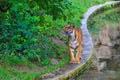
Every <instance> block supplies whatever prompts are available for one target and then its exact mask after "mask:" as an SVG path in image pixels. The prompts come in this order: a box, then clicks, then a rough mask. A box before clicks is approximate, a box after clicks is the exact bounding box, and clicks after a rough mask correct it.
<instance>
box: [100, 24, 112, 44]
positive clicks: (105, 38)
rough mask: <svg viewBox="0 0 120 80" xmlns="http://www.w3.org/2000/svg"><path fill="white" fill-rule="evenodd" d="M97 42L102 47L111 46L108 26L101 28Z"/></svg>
mask: <svg viewBox="0 0 120 80" xmlns="http://www.w3.org/2000/svg"><path fill="white" fill-rule="evenodd" d="M98 40H99V42H100V43H101V44H102V45H108V46H110V45H111V43H110V38H109V25H106V26H105V27H103V29H102V31H100V34H99V36H98Z"/></svg>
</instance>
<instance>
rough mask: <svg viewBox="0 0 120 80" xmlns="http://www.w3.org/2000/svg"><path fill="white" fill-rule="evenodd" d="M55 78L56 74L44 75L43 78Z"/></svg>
mask: <svg viewBox="0 0 120 80" xmlns="http://www.w3.org/2000/svg"><path fill="white" fill-rule="evenodd" d="M54 76H55V74H53V73H46V74H44V75H42V78H52V77H54Z"/></svg>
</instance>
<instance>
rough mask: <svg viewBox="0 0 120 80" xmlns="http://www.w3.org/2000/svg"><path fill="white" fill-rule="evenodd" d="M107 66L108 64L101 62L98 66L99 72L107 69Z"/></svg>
mask: <svg viewBox="0 0 120 80" xmlns="http://www.w3.org/2000/svg"><path fill="white" fill-rule="evenodd" d="M106 66H107V63H106V62H105V61H104V62H99V63H98V65H97V70H98V71H102V70H104V69H105V68H106Z"/></svg>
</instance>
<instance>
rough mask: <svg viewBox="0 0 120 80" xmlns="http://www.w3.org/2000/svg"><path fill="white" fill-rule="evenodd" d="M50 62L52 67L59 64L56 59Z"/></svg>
mask: <svg viewBox="0 0 120 80" xmlns="http://www.w3.org/2000/svg"><path fill="white" fill-rule="evenodd" d="M50 62H51V64H52V65H56V64H58V61H57V60H56V59H51V60H50Z"/></svg>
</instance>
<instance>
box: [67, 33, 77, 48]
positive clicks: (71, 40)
mask: <svg viewBox="0 0 120 80" xmlns="http://www.w3.org/2000/svg"><path fill="white" fill-rule="evenodd" d="M69 46H71V47H72V48H74V49H75V48H76V47H77V46H78V43H77V39H75V34H74V31H73V33H71V35H70V43H69Z"/></svg>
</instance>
